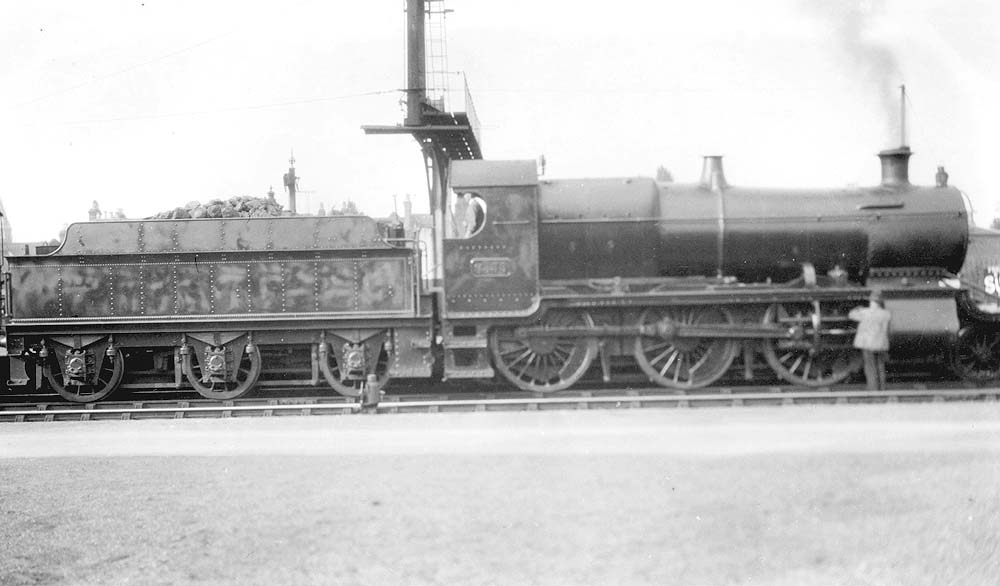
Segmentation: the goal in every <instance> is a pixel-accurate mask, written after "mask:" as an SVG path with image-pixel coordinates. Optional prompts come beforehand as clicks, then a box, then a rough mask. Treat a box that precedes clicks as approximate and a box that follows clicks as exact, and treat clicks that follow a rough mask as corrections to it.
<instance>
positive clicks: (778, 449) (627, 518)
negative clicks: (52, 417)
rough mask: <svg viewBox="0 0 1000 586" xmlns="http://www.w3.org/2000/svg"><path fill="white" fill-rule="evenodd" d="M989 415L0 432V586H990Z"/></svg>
mask: <svg viewBox="0 0 1000 586" xmlns="http://www.w3.org/2000/svg"><path fill="white" fill-rule="evenodd" d="M998 487H1000V408H998V406H997V405H995V404H982V403H979V404H956V405H952V404H946V405H919V406H911V405H894V406H893V405H887V406H829V407H822V408H819V407H817V408H800V407H791V408H790V407H783V408H761V409H756V408H742V409H704V410H676V411H675V410H642V411H613V412H599V413H598V412H565V411H562V412H550V413H548V412H540V413H497V414H494V413H479V414H464V415H463V414H458V415H444V414H438V415H379V416H371V417H351V416H335V417H312V418H288V419H252V420H251V419H243V420H206V421H135V422H84V423H41V424H5V425H2V426H0V515H2V517H0V584H3V585H7V584H18V585H21V584H269V585H270V584H379V585H392V584H407V585H410V584H417V585H420V584H442V585H443V584H447V585H449V586H450V585H453V584H474V585H479V584H482V585H502V584H503V585H506V584H512V585H520V584H527V585H532V584H540V585H541V584H545V585H548V584H552V585H564V584H682V585H683V584H691V585H726V584H774V585H789V586H791V585H811V584H817V585H820V584H823V585H825V584H838V585H839V584H858V585H861V584H865V585H869V584H870V585H883V584H887V585H888V584H906V585H922V584H927V585H931V584H934V585H937V584H960V585H964V584H969V585H981V584H995V583H996V576H997V568H998V567H1000V538H998V537H997V536H998V535H1000V488H998Z"/></svg>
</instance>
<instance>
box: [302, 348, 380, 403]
mask: <svg viewBox="0 0 1000 586" xmlns="http://www.w3.org/2000/svg"><path fill="white" fill-rule="evenodd" d="M317 352H318V351H317ZM318 354H319V356H320V359H319V360H320V362H319V368H320V371H321V372H322V373H323V378H325V379H326V382H327V383H329V385H330V386H331V387H332V388H333V390H335V391H337V392H338V393H340V394H341V395H343V396H345V397H360V396H361V391H362V390H363V387H364V384H365V381H361V380H341V379H340V375H341V372H340V365H339V364H337V357H336V356H334V352H333V351H332V350H329V351H326V352H318ZM324 354H325V355H326V359H325V360H324V359H323V355H324ZM375 377H376V381H377V384H378V386H379V388H382V387H384V386H385V385H386V383H388V382H389V355H388V353H386V351H385V350H382V351H381V352H380V353H379V357H378V363H377V364H376V365H375Z"/></svg>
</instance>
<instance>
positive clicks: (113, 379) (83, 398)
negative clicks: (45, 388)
mask: <svg viewBox="0 0 1000 586" xmlns="http://www.w3.org/2000/svg"><path fill="white" fill-rule="evenodd" d="M97 354H98V353H95V352H93V351H86V350H81V351H77V352H72V351H71V352H70V355H68V356H67V357H66V358H65V361H66V364H65V365H63V364H61V363H60V362H59V361H58V360H57V359H56V358H55V357H54V356H53V357H52V358H50V359H49V363H48V365H46V367H45V378H46V379H47V380H48V381H49V386H51V387H52V389H53V390H54V391H55V392H57V393H59V396H60V397H62V398H64V399H66V400H67V401H73V402H74V403H93V402H94V401H100V400H101V399H103V398H105V397H107V396H108V395H110V394H111V393H113V392H115V389H117V388H118V385H119V384H120V383H121V382H122V375H124V374H125V357H124V355H122V351H121V350H117V351H115V353H114V356H98V355H97ZM98 358H103V360H100V367H99V370H98V371H97V376H96V377H91V379H90V381H88V382H84V381H77V380H73V379H71V378H68V377H67V376H66V372H67V371H65V370H64V368H67V369H85V368H88V367H93V365H92V364H91V365H89V366H88V364H87V363H88V361H94V360H95V359H98Z"/></svg>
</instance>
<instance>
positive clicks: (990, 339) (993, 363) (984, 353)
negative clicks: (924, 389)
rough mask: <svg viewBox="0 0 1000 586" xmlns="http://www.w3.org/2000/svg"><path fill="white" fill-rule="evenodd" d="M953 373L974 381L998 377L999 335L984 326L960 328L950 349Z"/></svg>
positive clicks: (984, 380)
mask: <svg viewBox="0 0 1000 586" xmlns="http://www.w3.org/2000/svg"><path fill="white" fill-rule="evenodd" d="M951 365H952V368H953V369H954V371H955V374H957V375H958V376H960V377H962V378H963V379H964V380H967V381H970V382H974V383H987V382H993V381H996V380H997V379H998V378H1000V335H998V332H997V331H995V330H989V329H985V328H962V329H961V330H960V331H959V332H958V339H957V340H956V341H955V348H954V350H953V351H952V359H951Z"/></svg>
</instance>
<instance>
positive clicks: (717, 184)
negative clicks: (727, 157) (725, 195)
mask: <svg viewBox="0 0 1000 586" xmlns="http://www.w3.org/2000/svg"><path fill="white" fill-rule="evenodd" d="M703 159H704V160H703V162H702V164H701V186H702V187H704V188H705V189H725V188H727V187H729V184H728V183H726V174H725V173H724V172H723V171H722V155H707V156H705V157H703Z"/></svg>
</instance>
